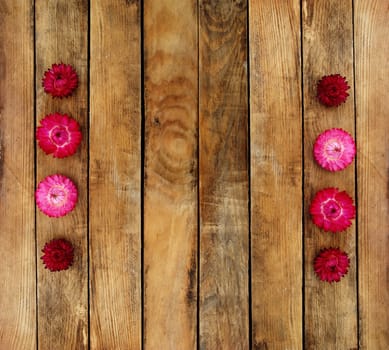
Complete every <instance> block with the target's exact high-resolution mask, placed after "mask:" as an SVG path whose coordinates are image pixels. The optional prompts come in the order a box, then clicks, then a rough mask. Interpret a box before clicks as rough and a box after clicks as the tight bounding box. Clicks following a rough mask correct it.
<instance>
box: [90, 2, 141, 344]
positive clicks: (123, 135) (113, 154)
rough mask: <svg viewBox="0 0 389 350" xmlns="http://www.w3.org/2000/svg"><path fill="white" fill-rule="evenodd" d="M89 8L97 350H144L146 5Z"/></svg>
mask: <svg viewBox="0 0 389 350" xmlns="http://www.w3.org/2000/svg"><path fill="white" fill-rule="evenodd" d="M91 5H92V6H91V66H90V69H91V74H90V76H91V80H90V99H91V120H90V192H89V199H90V210H89V215H90V217H89V222H90V288H91V292H90V298H91V317H90V320H91V324H90V332H91V349H117V350H119V349H140V348H141V343H142V335H141V333H142V317H141V271H142V270H141V232H140V231H141V180H140V176H141V149H140V147H141V142H140V136H141V108H140V93H141V91H140V84H141V82H140V77H141V76H140V75H141V65H140V63H141V62H140V59H141V58H140V48H141V43H140V1H133V2H131V3H126V2H124V1H121V2H119V1H111V0H104V1H98V2H92V3H91ZM118 43H122V44H121V45H118Z"/></svg>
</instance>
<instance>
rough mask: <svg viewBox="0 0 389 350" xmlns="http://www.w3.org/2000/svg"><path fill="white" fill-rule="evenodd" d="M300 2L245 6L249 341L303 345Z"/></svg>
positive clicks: (271, 345) (275, 345)
mask: <svg viewBox="0 0 389 350" xmlns="http://www.w3.org/2000/svg"><path fill="white" fill-rule="evenodd" d="M299 3H300V2H299V1H272V0H266V1H254V0H252V1H250V22H249V28H250V112H251V113H250V116H251V119H250V120H251V123H250V128H251V129H250V140H251V237H252V247H251V249H252V262H251V275H252V325H253V328H252V336H253V348H254V349H299V348H301V347H302V268H301V266H302V265H301V264H302V253H301V252H302V223H301V217H302V191H301V186H302V130H301V123H302V119H301V118H302V116H301V68H300V67H301V62H300V6H299Z"/></svg>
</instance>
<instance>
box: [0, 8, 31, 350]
mask: <svg viewBox="0 0 389 350" xmlns="http://www.w3.org/2000/svg"><path fill="white" fill-rule="evenodd" d="M0 18H1V21H0V230H1V240H0V254H1V257H2V266H1V269H0V281H1V282H0V310H1V311H0V348H1V349H9V350H13V349H14V350H18V349H36V322H35V319H36V293H35V290H36V275H35V267H36V262H35V218H34V212H35V210H34V200H33V198H34V97H33V91H34V90H33V89H34V63H33V60H34V49H33V47H34V46H33V43H34V42H33V29H32V28H33V21H34V15H33V1H15V0H2V1H0ZM15 28H17V30H15Z"/></svg>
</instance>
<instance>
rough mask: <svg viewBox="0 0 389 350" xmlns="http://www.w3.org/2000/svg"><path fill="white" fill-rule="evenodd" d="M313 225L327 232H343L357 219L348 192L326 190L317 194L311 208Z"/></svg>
mask: <svg viewBox="0 0 389 350" xmlns="http://www.w3.org/2000/svg"><path fill="white" fill-rule="evenodd" d="M309 212H310V214H311V217H312V220H313V223H314V224H315V225H316V226H318V227H320V228H322V229H324V230H325V231H331V232H334V233H335V232H341V231H344V230H345V229H346V228H348V227H349V226H350V225H351V219H354V218H355V207H354V205H353V199H352V198H351V197H350V196H349V195H348V194H347V192H346V191H342V192H340V191H339V190H338V189H337V188H325V189H323V190H321V191H319V192H317V193H316V195H315V197H314V198H313V200H312V203H311V205H310V208H309Z"/></svg>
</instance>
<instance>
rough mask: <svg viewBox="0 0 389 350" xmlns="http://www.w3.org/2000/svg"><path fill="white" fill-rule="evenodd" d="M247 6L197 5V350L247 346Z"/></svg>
mask: <svg viewBox="0 0 389 350" xmlns="http://www.w3.org/2000/svg"><path fill="white" fill-rule="evenodd" d="M246 22H247V4H246V3H245V2H239V3H236V2H235V1H229V0H228V1H223V2H222V1H216V0H212V1H203V0H201V1H200V12H199V26H200V27H199V57H200V69H199V82H200V83H199V96H200V99H199V111H200V114H199V120H200V126H199V133H200V138H199V140H200V141H199V149H200V160H199V162H200V163H199V165H200V166H199V178H200V223H201V226H200V287H199V288H200V305H199V306H200V310H199V312H200V315H199V316H200V319H199V322H200V339H199V342H200V349H247V348H248V346H249V303H248V300H249V295H248V285H249V284H248V257H249V249H248V248H249V245H248V238H249V217H248V159H247V154H248V152H247V151H248V138H247V133H248V107H247V53H246V52H247V46H246V45H247V44H246V39H247V28H246Z"/></svg>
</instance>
